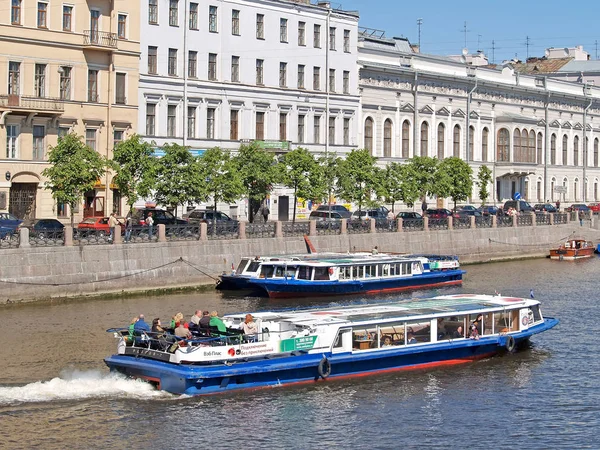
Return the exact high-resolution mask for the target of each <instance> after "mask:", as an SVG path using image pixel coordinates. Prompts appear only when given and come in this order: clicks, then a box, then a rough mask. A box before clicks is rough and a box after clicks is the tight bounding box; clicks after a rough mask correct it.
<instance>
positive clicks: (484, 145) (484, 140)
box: [481, 128, 490, 162]
mask: <svg viewBox="0 0 600 450" xmlns="http://www.w3.org/2000/svg"><path fill="white" fill-rule="evenodd" d="M489 134H490V132H489V131H488V129H487V128H484V129H483V131H482V132H481V160H482V161H483V162H487V160H488V138H489Z"/></svg>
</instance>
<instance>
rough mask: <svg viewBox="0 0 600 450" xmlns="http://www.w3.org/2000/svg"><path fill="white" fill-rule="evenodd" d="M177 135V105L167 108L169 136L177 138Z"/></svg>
mask: <svg viewBox="0 0 600 450" xmlns="http://www.w3.org/2000/svg"><path fill="white" fill-rule="evenodd" d="M176 134H177V105H168V106H167V136H168V137H175V135H176Z"/></svg>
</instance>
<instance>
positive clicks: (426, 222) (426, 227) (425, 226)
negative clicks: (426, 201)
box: [423, 217, 429, 231]
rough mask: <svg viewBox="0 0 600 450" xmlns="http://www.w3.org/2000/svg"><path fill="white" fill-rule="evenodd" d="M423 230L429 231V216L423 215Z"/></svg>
mask: <svg viewBox="0 0 600 450" xmlns="http://www.w3.org/2000/svg"><path fill="white" fill-rule="evenodd" d="M423 231H429V217H423Z"/></svg>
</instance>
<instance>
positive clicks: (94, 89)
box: [88, 70, 98, 103]
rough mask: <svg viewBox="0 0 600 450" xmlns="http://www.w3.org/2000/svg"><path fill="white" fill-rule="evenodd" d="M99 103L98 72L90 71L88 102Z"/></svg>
mask: <svg viewBox="0 0 600 450" xmlns="http://www.w3.org/2000/svg"><path fill="white" fill-rule="evenodd" d="M97 101H98V71H97V70H88V102H93V103H95V102H97Z"/></svg>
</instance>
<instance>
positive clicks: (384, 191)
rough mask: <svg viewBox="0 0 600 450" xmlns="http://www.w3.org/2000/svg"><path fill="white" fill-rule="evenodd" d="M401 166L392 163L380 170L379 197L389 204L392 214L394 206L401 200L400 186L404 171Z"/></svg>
mask: <svg viewBox="0 0 600 450" xmlns="http://www.w3.org/2000/svg"><path fill="white" fill-rule="evenodd" d="M403 167H404V166H403V165H402V164H399V163H397V162H393V163H390V164H388V165H387V166H385V169H380V183H379V186H380V191H379V196H380V197H383V199H384V200H385V202H386V203H391V205H392V212H394V204H395V203H396V202H397V201H399V200H402V194H403V191H402V185H403V183H404V177H405V171H404V170H403Z"/></svg>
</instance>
